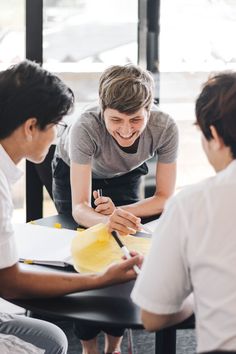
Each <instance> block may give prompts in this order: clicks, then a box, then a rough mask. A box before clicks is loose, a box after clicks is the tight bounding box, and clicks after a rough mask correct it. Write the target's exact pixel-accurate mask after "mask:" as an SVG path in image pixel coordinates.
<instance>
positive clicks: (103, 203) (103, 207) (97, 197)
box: [93, 189, 116, 215]
mask: <svg viewBox="0 0 236 354" xmlns="http://www.w3.org/2000/svg"><path fill="white" fill-rule="evenodd" d="M93 197H94V204H95V206H96V208H95V211H96V212H97V213H100V214H103V215H111V214H112V213H113V211H114V210H115V208H116V207H115V204H114V203H113V201H112V200H111V198H109V197H106V196H103V195H102V190H101V189H97V190H96V191H93Z"/></svg>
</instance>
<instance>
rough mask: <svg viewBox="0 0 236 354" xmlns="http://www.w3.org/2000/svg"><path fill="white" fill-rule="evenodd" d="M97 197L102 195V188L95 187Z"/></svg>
mask: <svg viewBox="0 0 236 354" xmlns="http://www.w3.org/2000/svg"><path fill="white" fill-rule="evenodd" d="M97 194H98V198H100V197H102V189H101V188H100V189H97Z"/></svg>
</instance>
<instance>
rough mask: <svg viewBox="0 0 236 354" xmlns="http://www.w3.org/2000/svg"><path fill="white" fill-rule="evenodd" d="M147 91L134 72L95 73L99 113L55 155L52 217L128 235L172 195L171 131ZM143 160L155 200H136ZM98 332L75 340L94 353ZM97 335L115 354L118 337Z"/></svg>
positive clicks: (174, 137)
mask: <svg viewBox="0 0 236 354" xmlns="http://www.w3.org/2000/svg"><path fill="white" fill-rule="evenodd" d="M153 88H154V83H153V78H152V76H151V74H150V73H149V72H148V71H146V70H143V69H142V68H141V67H139V66H136V65H132V64H128V65H124V66H119V65H115V66H112V67H110V68H108V69H106V70H105V71H104V72H103V74H102V75H101V78H100V82H99V105H96V106H94V107H90V108H88V109H87V110H86V111H84V112H83V113H82V115H81V116H80V117H79V118H78V119H77V121H75V123H74V124H73V125H72V126H70V127H68V129H67V130H66V131H65V132H64V134H63V135H62V137H61V139H60V140H59V142H58V144H57V147H56V152H55V156H54V160H53V163H52V166H53V188H52V190H53V199H54V203H55V205H56V208H57V211H58V212H59V213H62V214H71V213H72V215H73V217H74V219H75V221H76V222H77V223H78V224H80V225H83V226H85V227H90V226H93V225H95V224H98V223H104V224H106V225H107V227H108V229H109V230H110V231H111V230H116V231H119V232H120V234H128V233H132V234H133V233H135V232H136V231H137V230H139V229H140V221H141V218H145V217H146V218H147V217H151V216H155V215H157V214H160V213H161V212H162V211H163V208H164V205H165V202H166V200H167V199H168V198H169V197H170V196H171V195H172V193H173V191H174V188H175V180H176V158H177V146H178V131H177V126H176V124H175V122H174V121H173V119H172V118H171V117H170V116H169V115H167V114H165V113H163V112H161V111H160V110H159V109H158V108H157V107H156V106H155V105H154V104H153V102H154V100H153ZM151 158H155V160H156V167H155V168H156V186H155V192H154V194H153V195H152V196H151V197H149V198H145V199H142V198H141V196H140V184H141V178H142V176H144V175H146V174H147V173H148V167H147V164H146V162H147V161H148V160H150V159H151ZM97 190H102V195H99V194H98V192H97ZM117 207H118V208H117ZM100 330H101V329H100V328H95V327H93V328H90V330H89V329H88V331H87V330H86V329H85V327H84V326H83V328H78V331H77V333H78V336H79V337H80V339H82V341H83V345H84V346H85V347H87V348H93V349H91V350H95V349H94V347H95V346H96V336H97V334H98V333H99V332H100ZM104 332H105V333H107V336H106V347H105V352H110V353H111V352H114V351H118V352H119V351H120V343H121V338H120V337H121V335H122V334H123V329H121V330H120V331H117V330H115V329H112V328H110V329H109V331H108V329H104ZM90 344H91V346H90ZM94 353H95V351H94Z"/></svg>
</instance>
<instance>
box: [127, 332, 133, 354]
mask: <svg viewBox="0 0 236 354" xmlns="http://www.w3.org/2000/svg"><path fill="white" fill-rule="evenodd" d="M127 339H128V353H129V354H134V342H133V333H132V329H130V328H129V329H128V333H127Z"/></svg>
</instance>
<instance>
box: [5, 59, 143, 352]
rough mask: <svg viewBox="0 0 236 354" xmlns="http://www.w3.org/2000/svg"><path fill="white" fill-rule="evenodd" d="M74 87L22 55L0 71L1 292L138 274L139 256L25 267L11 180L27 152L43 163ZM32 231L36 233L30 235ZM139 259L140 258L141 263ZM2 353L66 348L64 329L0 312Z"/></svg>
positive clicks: (43, 291)
mask: <svg viewBox="0 0 236 354" xmlns="http://www.w3.org/2000/svg"><path fill="white" fill-rule="evenodd" d="M73 102H74V95H73V92H72V91H71V90H70V89H69V88H68V87H67V86H66V85H65V84H64V83H63V82H62V81H61V80H60V79H59V78H58V77H56V76H55V75H53V74H51V73H49V72H48V71H46V70H44V69H42V68H41V67H40V66H39V65H37V64H35V63H33V62H30V61H27V60H26V61H23V62H20V63H19V64H16V65H14V66H12V67H10V68H9V69H7V70H5V71H1V72H0V254H1V257H0V284H1V286H0V296H1V297H2V298H5V299H14V298H35V297H55V296H62V295H65V294H69V293H74V292H78V291H83V290H88V289H93V288H99V287H104V286H107V285H110V284H114V283H117V282H119V283H120V282H124V281H128V280H130V279H133V278H135V272H134V270H133V266H134V264H137V265H138V264H139V263H140V257H138V256H136V257H133V258H131V259H130V260H127V261H124V262H122V263H121V264H116V265H113V266H111V267H110V268H108V270H107V271H105V272H104V273H101V274H90V275H80V274H77V273H71V274H69V273H67V274H65V273H64V272H59V273H58V272H53V271H51V272H49V273H45V272H37V271H33V272H32V271H30V270H26V269H24V270H23V269H22V268H21V267H20V265H19V263H18V259H19V257H18V254H17V249H16V243H15V239H14V227H13V224H12V213H13V201H12V197H11V186H12V184H14V183H15V182H16V181H17V180H18V179H19V178H20V177H21V175H22V172H21V171H20V170H19V168H18V167H17V165H18V164H19V163H20V161H21V160H22V159H24V158H27V159H28V160H29V161H32V162H34V163H40V162H42V161H43V160H44V158H45V156H46V155H47V153H48V150H49V147H50V145H51V144H52V142H53V141H54V140H55V138H56V135H57V129H59V130H60V128H61V127H63V126H64V125H63V124H61V120H62V118H63V116H65V115H66V114H67V113H68V112H69V111H70V109H71V108H72V106H73ZM32 236H33V235H32ZM139 265H140V264H139ZM0 353H14V354H20V353H32V354H33V353H34V354H41V353H46V354H61V353H67V339H66V336H65V334H64V333H63V332H62V331H61V330H60V329H59V328H58V327H56V326H55V325H53V324H51V323H47V322H45V321H41V320H36V319H32V318H28V317H25V316H16V315H10V314H4V313H0Z"/></svg>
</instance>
